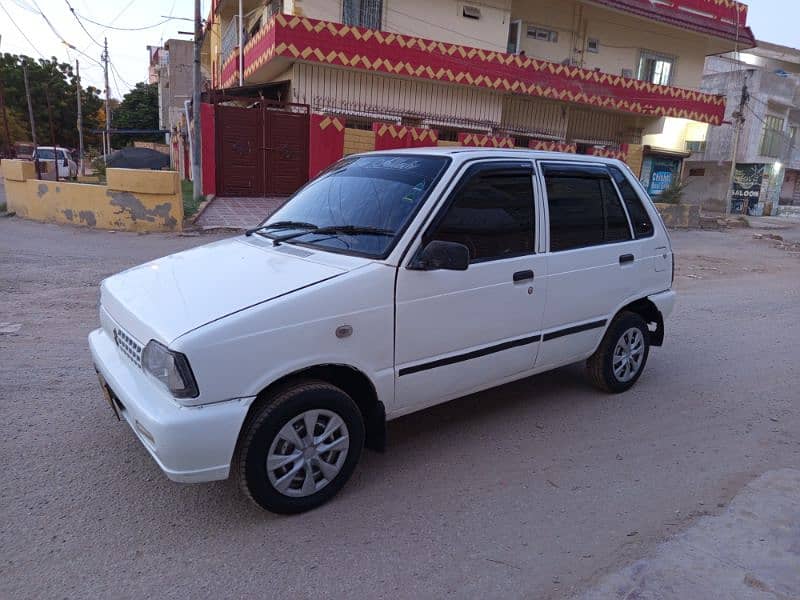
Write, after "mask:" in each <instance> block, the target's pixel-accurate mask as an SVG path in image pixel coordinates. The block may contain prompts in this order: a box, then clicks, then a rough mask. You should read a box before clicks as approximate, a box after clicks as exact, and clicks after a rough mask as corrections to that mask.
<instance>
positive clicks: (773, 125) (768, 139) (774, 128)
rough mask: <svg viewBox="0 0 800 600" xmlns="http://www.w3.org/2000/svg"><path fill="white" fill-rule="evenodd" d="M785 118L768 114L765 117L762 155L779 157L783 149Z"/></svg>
mask: <svg viewBox="0 0 800 600" xmlns="http://www.w3.org/2000/svg"><path fill="white" fill-rule="evenodd" d="M783 135H784V134H783V119H782V118H780V117H775V116H772V115H767V116H766V118H765V119H764V134H763V136H762V137H761V151H760V154H761V156H769V157H770V158H778V157H780V155H781V150H782V149H783V143H784V141H783Z"/></svg>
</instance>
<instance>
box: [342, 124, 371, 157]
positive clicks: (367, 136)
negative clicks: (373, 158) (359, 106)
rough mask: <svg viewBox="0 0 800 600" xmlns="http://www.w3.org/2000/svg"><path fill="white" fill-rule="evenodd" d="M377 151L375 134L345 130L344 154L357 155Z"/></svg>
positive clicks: (362, 130)
mask: <svg viewBox="0 0 800 600" xmlns="http://www.w3.org/2000/svg"><path fill="white" fill-rule="evenodd" d="M372 150H375V132H373V131H366V130H364V129H350V128H349V127H348V128H346V129H345V130H344V154H345V156H347V155H348V154H356V153H358V152H371V151H372Z"/></svg>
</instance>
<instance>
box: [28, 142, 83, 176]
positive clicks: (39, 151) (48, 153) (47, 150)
mask: <svg viewBox="0 0 800 600" xmlns="http://www.w3.org/2000/svg"><path fill="white" fill-rule="evenodd" d="M56 152H57V153H58V154H56ZM54 156H57V157H58V160H57V161H56V163H57V164H58V177H59V178H60V179H74V178H76V177H77V176H78V164H77V163H76V162H75V161H74V160H73V159H72V154H71V153H70V151H69V150H68V149H67V148H62V147H60V146H59V147H57V148H53V147H52V146H38V147H37V148H36V150H34V152H33V158H34V160H38V161H39V162H40V163H44V164H46V165H47V172H48V173H52V174H55V168H54V165H53V157H54Z"/></svg>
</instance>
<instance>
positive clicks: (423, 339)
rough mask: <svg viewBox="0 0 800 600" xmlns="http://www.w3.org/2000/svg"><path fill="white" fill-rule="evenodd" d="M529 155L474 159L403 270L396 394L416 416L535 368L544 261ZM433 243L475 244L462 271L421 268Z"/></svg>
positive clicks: (405, 409) (399, 404) (399, 288)
mask: <svg viewBox="0 0 800 600" xmlns="http://www.w3.org/2000/svg"><path fill="white" fill-rule="evenodd" d="M532 174H533V171H532V163H531V162H529V161H505V162H494V161H488V162H480V163H475V164H472V166H470V167H468V168H467V169H466V171H465V172H464V174H463V175H462V177H461V179H460V180H459V182H458V183H457V184H456V186H455V187H454V188H453V190H452V192H451V193H450V195H449V196H448V198H447V199H446V201H445V202H444V204H442V205H441V206H440V207H439V210H438V212H437V214H436V216H435V217H434V219H433V221H432V222H431V223H430V224H429V225H428V226H427V228H426V229H425V233H424V234H423V235H422V239H421V240H420V244H419V247H418V248H417V249H416V250H415V252H412V253H410V256H409V257H407V259H406V264H405V265H402V266H401V267H400V269H399V271H398V276H397V290H396V302H397V310H396V333H395V381H396V385H395V390H396V399H397V407H398V411H399V412H410V411H412V410H418V409H419V408H423V407H425V406H430V405H433V404H437V403H439V402H444V401H446V400H449V399H451V398H455V397H458V396H461V395H464V394H467V393H470V392H473V391H477V390H479V389H482V388H486V387H490V386H492V385H495V384H498V383H501V382H503V381H504V380H508V379H512V378H514V377H515V376H519V374H521V373H524V372H527V371H530V370H532V369H533V367H534V364H535V361H536V353H537V351H538V348H539V343H540V337H541V336H540V335H539V329H540V326H541V320H542V315H543V312H544V301H545V294H544V292H545V290H544V286H543V282H544V281H545V278H544V267H545V258H544V256H542V255H540V254H537V253H536V247H537V233H536V227H535V223H536V218H535V214H536V206H535V202H534V192H533V178H532ZM431 241H443V242H455V243H459V244H463V245H465V246H466V247H467V248H468V249H469V266H468V268H467V269H466V270H462V271H455V270H447V269H439V270H420V269H418V268H414V267H415V264H414V261H415V257H417V256H418V253H419V252H420V251H421V249H422V248H424V247H425V246H426V245H427V244H428V243H430V242H431Z"/></svg>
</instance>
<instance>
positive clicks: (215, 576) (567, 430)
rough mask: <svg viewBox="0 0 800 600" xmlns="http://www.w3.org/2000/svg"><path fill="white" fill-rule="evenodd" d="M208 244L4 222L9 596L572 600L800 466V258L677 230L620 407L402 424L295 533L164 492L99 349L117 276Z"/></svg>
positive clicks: (610, 404) (187, 490)
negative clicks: (750, 486)
mask: <svg viewBox="0 0 800 600" xmlns="http://www.w3.org/2000/svg"><path fill="white" fill-rule="evenodd" d="M213 239H216V238H214V237H211V236H202V237H178V236H177V235H169V236H168V235H147V236H139V235H135V234H125V233H106V232H99V231H87V230H83V229H78V228H71V227H59V226H55V225H41V224H35V223H30V222H25V221H22V220H20V219H18V218H9V219H2V220H0V316H1V318H0V321H4V322H6V323H10V324H11V325H12V327H10V329H14V328H15V327H13V326H15V325H20V326H21V327H20V328H19V330H18V331H17V332H16V333H6V334H0V423H2V428H3V434H2V436H0V452H1V453H2V456H3V464H4V469H3V470H2V476H0V477H1V479H0V514H2V519H1V520H0V548H2V559H1V560H0V597H3V598H55V597H59V598H85V597H115V598H140V597H149V596H154V597H162V598H178V597H189V596H191V597H195V598H217V597H231V598H233V597H241V598H245V597H287V598H312V597H327V598H441V597H443V596H452V597H458V598H476V597H498V598H499V597H502V598H523V597H524V598H537V599H539V598H562V597H569V596H572V595H574V594H580V593H582V592H584V591H585V590H587V589H589V588H590V587H591V586H592V585H594V584H595V583H596V582H597V581H599V579H600V578H601V577H602V576H603V575H604V574H606V573H609V572H611V571H613V570H616V569H619V568H621V567H623V566H624V565H626V564H628V563H629V562H630V561H632V560H637V559H638V558H641V557H643V556H645V555H647V554H648V553H649V552H651V551H652V550H653V549H654V548H656V547H657V544H658V543H659V542H660V541H662V540H664V539H666V538H669V537H670V536H673V535H675V534H677V533H679V532H681V531H683V530H685V528H687V527H689V526H690V525H691V524H692V523H693V522H694V521H695V520H696V519H697V517H699V516H701V515H705V514H712V515H713V514H716V513H718V512H719V511H722V510H724V507H725V506H726V505H727V503H728V502H729V501H730V499H731V498H732V497H733V496H734V495H735V494H736V493H737V492H738V491H739V490H740V489H742V488H743V486H745V485H746V484H747V483H748V482H749V481H751V480H752V479H753V478H755V477H757V476H758V475H760V474H762V473H764V472H766V471H768V470H770V469H778V468H783V467H797V465H798V464H800V402H798V392H797V384H798V381H800V367H799V366H798V365H800V363H798V360H797V359H798V356H800V318H798V317H800V308H799V307H800V258H799V257H798V254H796V253H795V254H793V253H791V252H789V251H787V250H784V249H778V248H775V247H774V245H775V242H774V241H771V240H767V239H760V240H756V239H753V232H752V230H744V229H743V230H729V231H726V232H676V233H674V235H673V240H674V244H675V248H676V253H677V261H678V262H677V264H678V276H677V279H676V287H677V289H678V290H679V292H680V301H679V304H678V307H677V310H676V314H675V315H674V316H673V318H672V319H670V320H669V322H668V324H667V339H666V343H665V345H664V347H663V348H660V349H655V350H654V351H653V352H652V353H651V357H650V362H649V363H648V366H647V370H646V372H645V374H644V375H643V377H642V379H641V380H640V382H639V383H638V384H637V385H636V387H634V388H633V390H631V391H630V392H628V393H626V394H623V395H618V396H607V395H603V394H601V393H598V392H597V391H595V390H594V389H592V388H591V387H589V385H588V383H587V380H586V378H585V377H584V375H583V369H582V367H581V366H580V365H575V366H570V367H566V368H563V369H559V370H558V371H556V372H553V373H549V374H545V375H542V376H537V377H534V378H531V379H527V380H524V381H520V382H517V383H514V384H511V385H506V386H504V387H502V388H498V389H495V390H491V391H487V392H484V393H480V394H477V395H474V396H470V397H467V398H464V399H461V400H458V401H454V402H450V403H448V404H446V405H443V406H439V407H436V408H433V409H431V410H427V411H425V412H423V413H420V414H416V415H412V416H409V417H406V418H403V419H401V420H399V421H395V422H393V423H391V424H390V427H389V436H390V443H389V450H388V452H387V453H386V454H383V455H379V454H375V453H371V452H367V453H366V454H365V456H364V460H363V462H362V463H361V465H360V466H359V468H358V469H357V471H356V473H355V475H354V477H353V480H352V481H351V482H350V483H349V484H348V486H346V488H345V489H344V490H343V492H342V493H341V494H340V495H339V496H338V497H337V498H336V499H335V500H334V501H333V502H331V503H330V504H328V505H326V506H324V507H322V508H321V509H318V510H316V511H314V512H311V513H308V514H306V515H302V516H297V517H289V518H287V517H279V516H274V515H271V514H267V513H264V512H261V511H260V510H258V509H256V508H254V507H253V506H251V505H250V504H249V503H248V502H247V501H245V500H243V499H242V498H241V497H240V496H239V494H238V492H237V490H236V488H235V487H234V486H233V485H232V484H231V483H230V482H219V483H213V484H204V485H194V486H191V485H179V484H174V483H171V482H169V481H168V480H167V479H166V478H165V477H163V476H162V475H161V473H160V471H159V470H158V468H157V467H156V465H155V464H154V463H153V461H152V460H151V459H150V457H149V455H148V454H147V453H146V451H145V450H144V448H142V447H141V446H140V444H139V443H138V441H137V440H136V439H135V438H134V436H133V434H132V433H131V432H130V431H129V429H128V427H127V425H124V424H120V423H117V422H116V421H115V420H114V418H113V416H112V414H111V413H110V411H109V410H108V408H107V407H106V406H105V405H104V404H103V401H102V398H101V395H100V391H99V389H98V386H97V381H96V378H95V375H94V372H93V370H92V365H91V361H90V358H89V351H88V346H87V342H86V335H87V333H88V332H89V331H90V330H91V329H92V328H94V327H96V325H97V314H96V312H97V308H96V304H97V297H98V292H97V285H98V282H99V281H100V280H101V278H103V277H105V276H107V275H109V274H111V273H114V272H116V271H119V270H121V269H123V268H126V267H128V266H130V265H134V264H137V263H140V262H143V261H145V260H147V259H150V258H152V257H156V256H160V255H164V254H167V253H170V252H173V251H176V250H179V249H181V248H185V247H189V246H193V245H197V244H201V243H205V242H207V241H212V240H213ZM197 301H198V302H201V301H202V298H198V299H197ZM5 327H6V328H7V329H8V328H9V326H8V325H6V326H5Z"/></svg>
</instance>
